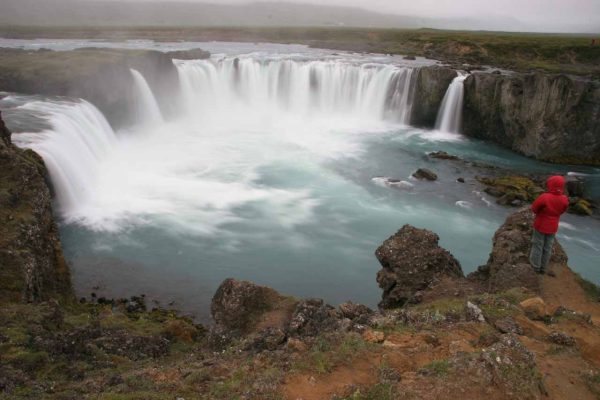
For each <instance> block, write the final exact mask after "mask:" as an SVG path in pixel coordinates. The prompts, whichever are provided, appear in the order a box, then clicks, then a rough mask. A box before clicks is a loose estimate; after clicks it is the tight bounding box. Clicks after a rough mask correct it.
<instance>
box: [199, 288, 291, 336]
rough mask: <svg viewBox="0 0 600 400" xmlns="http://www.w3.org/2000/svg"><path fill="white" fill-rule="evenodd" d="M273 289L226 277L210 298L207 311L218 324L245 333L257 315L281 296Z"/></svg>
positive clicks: (256, 320)
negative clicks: (208, 310)
mask: <svg viewBox="0 0 600 400" xmlns="http://www.w3.org/2000/svg"><path fill="white" fill-rule="evenodd" d="M282 297H283V296H281V295H280V294H279V293H277V292H276V291H275V290H273V289H271V288H269V287H266V286H259V285H256V284H254V283H252V282H247V281H238V280H235V279H231V278H230V279H226V280H224V281H223V283H221V285H220V286H219V288H218V289H217V291H216V293H215V295H214V296H213V298H212V302H211V305H210V311H211V313H212V316H213V319H214V320H215V322H216V323H217V325H219V326H222V327H224V328H226V329H228V330H230V331H236V332H239V333H247V332H248V331H250V330H251V329H252V328H253V327H254V326H255V325H256V324H257V322H258V319H259V318H260V316H261V315H262V314H263V313H265V312H266V311H269V310H271V309H273V308H274V307H275V305H276V304H277V303H278V302H279V301H280V300H281V299H282Z"/></svg>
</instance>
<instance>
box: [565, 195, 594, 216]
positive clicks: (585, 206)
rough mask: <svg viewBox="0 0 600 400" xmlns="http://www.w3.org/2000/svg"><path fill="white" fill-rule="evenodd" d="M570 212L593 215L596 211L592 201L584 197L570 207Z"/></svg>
mask: <svg viewBox="0 0 600 400" xmlns="http://www.w3.org/2000/svg"><path fill="white" fill-rule="evenodd" d="M569 212H570V213H572V214H577V215H592V214H593V213H594V212H593V211H592V205H591V204H590V202H589V201H587V200H583V199H581V200H579V201H578V202H577V203H575V204H573V205H572V206H571V207H569Z"/></svg>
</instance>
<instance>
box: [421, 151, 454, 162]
mask: <svg viewBox="0 0 600 400" xmlns="http://www.w3.org/2000/svg"><path fill="white" fill-rule="evenodd" d="M428 155H429V157H431V158H438V159H440V160H460V158H459V157H457V156H455V155H452V154H448V153H446V152H445V151H434V152H431V153H429V154H428Z"/></svg>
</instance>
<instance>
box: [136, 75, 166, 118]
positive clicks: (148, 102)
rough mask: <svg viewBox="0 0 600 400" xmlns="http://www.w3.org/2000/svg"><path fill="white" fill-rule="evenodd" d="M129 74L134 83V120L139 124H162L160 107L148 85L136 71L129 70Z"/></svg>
mask: <svg viewBox="0 0 600 400" xmlns="http://www.w3.org/2000/svg"><path fill="white" fill-rule="evenodd" d="M130 71H131V74H132V75H133V80H134V83H135V90H136V93H135V94H134V101H135V111H136V117H137V118H136V119H137V121H138V123H140V124H147V125H156V124H160V123H162V122H163V116H162V113H161V112H160V107H159V106H158V102H157V101H156V97H154V93H152V89H150V85H148V82H147V81H146V79H145V78H144V76H143V75H142V74H141V73H140V72H139V71H137V70H135V69H133V68H131V69H130Z"/></svg>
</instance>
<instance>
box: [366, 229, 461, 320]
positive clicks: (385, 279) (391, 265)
mask: <svg viewBox="0 0 600 400" xmlns="http://www.w3.org/2000/svg"><path fill="white" fill-rule="evenodd" d="M438 241H439V237H438V235H436V234H435V233H433V232H431V231H428V230H425V229H417V228H415V227H413V226H410V225H404V226H403V227H402V229H400V230H399V231H398V232H397V233H396V234H395V235H393V236H391V237H390V238H389V239H387V240H386V241H385V242H383V244H382V245H381V246H380V247H379V248H378V249H377V251H376V252H375V256H376V257H377V259H378V260H379V262H380V263H381V266H382V267H383V268H382V269H381V270H380V271H379V272H378V273H377V283H378V284H379V287H381V288H382V289H383V296H382V300H381V302H380V303H379V306H380V307H382V308H393V307H399V306H402V305H403V304H404V303H406V302H408V301H415V300H417V301H418V294H419V293H420V292H421V291H423V290H425V289H426V288H427V287H428V286H429V285H430V284H431V283H432V282H434V281H435V280H437V279H440V278H443V277H451V278H461V277H462V276H463V272H462V269H461V267H460V264H459V262H458V261H457V260H456V259H455V258H454V257H453V256H452V254H450V253H449V252H448V251H446V250H445V249H443V248H441V247H440V246H438ZM415 297H417V298H415Z"/></svg>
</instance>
